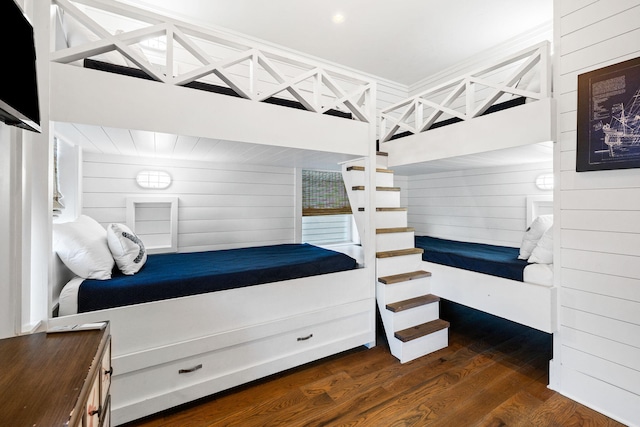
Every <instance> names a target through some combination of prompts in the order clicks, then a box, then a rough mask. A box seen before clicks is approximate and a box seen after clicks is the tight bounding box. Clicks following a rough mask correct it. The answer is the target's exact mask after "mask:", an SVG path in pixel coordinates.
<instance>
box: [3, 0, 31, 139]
mask: <svg viewBox="0 0 640 427" xmlns="http://www.w3.org/2000/svg"><path fill="white" fill-rule="evenodd" d="M0 37H1V40H4V43H3V49H2V54H3V56H4V58H5V61H3V64H2V68H1V70H2V71H0V76H2V77H1V78H0V120H1V121H3V122H5V123H6V124H7V125H11V126H17V127H20V128H23V129H27V130H30V131H34V132H40V106H39V102H38V84H37V78H36V49H35V40H34V37H33V26H32V25H31V22H29V20H28V19H27V17H26V16H25V15H24V13H23V12H22V9H21V8H20V6H18V4H17V3H16V2H15V0H0Z"/></svg>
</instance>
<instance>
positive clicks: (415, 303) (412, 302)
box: [386, 294, 440, 313]
mask: <svg viewBox="0 0 640 427" xmlns="http://www.w3.org/2000/svg"><path fill="white" fill-rule="evenodd" d="M438 301H440V297H438V296H435V295H432V294H427V295H422V296H419V297H415V298H410V299H406V300H404V301H398V302H394V303H391V304H387V305H386V308H387V310H389V311H391V312H393V313H398V312H400V311H404V310H409V309H411V308H416V307H420V306H422V305H427V304H433V303H434V302H438Z"/></svg>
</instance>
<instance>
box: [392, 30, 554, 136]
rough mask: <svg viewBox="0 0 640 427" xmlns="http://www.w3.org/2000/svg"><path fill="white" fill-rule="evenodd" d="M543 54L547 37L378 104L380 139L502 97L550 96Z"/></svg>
mask: <svg viewBox="0 0 640 427" xmlns="http://www.w3.org/2000/svg"><path fill="white" fill-rule="evenodd" d="M549 55H550V54H549V43H548V42H542V43H539V44H536V45H535V46H532V47H530V48H528V49H525V50H523V51H520V52H518V53H516V54H513V55H511V56H509V57H507V58H505V59H503V60H501V61H500V62H498V63H496V64H494V65H491V66H487V67H484V68H482V69H479V70H476V71H474V72H471V73H467V74H465V75H463V76H460V77H458V78H455V79H453V80H450V81H448V82H446V83H443V84H440V85H437V86H435V87H433V88H430V89H428V90H425V91H423V92H421V93H419V94H417V95H415V96H412V97H410V98H408V99H406V100H404V101H401V102H399V103H396V104H394V105H391V106H389V107H387V108H385V109H383V110H382V111H381V112H380V141H381V142H386V141H389V140H391V139H395V138H397V137H398V136H404V135H409V134H417V133H421V132H424V131H426V130H429V129H430V128H432V127H435V126H434V125H436V126H437V124H438V123H442V124H444V123H445V122H447V121H461V120H471V119H473V118H475V117H478V116H481V115H483V114H485V113H486V112H487V110H489V109H490V108H492V107H494V106H496V107H497V106H498V102H503V101H506V100H508V99H514V98H517V97H521V99H522V100H523V101H524V100H525V99H526V100H527V101H528V100H540V99H545V98H550V97H551V60H550V56H549ZM494 108H495V107H494ZM444 119H447V120H444ZM398 131H401V132H402V134H398ZM394 137H395V138H394Z"/></svg>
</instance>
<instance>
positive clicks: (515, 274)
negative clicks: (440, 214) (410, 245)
mask: <svg viewBox="0 0 640 427" xmlns="http://www.w3.org/2000/svg"><path fill="white" fill-rule="evenodd" d="M415 245H416V248H421V249H424V253H423V254H422V260H423V261H429V262H433V263H436V264H442V265H447V266H449V267H456V268H462V269H464V270H470V271H475V272H477V273H484V274H490V275H492V276H497V277H503V278H505V279H511V280H517V281H520V282H522V281H524V269H525V267H527V265H528V262H527V261H526V260H521V259H518V255H519V253H520V248H512V247H508V246H496V245H488V244H484V243H470V242H460V241H456V240H446V239H439V238H435V237H429V236H416V237H415Z"/></svg>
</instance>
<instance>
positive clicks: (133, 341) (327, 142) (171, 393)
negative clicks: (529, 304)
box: [37, 0, 375, 425]
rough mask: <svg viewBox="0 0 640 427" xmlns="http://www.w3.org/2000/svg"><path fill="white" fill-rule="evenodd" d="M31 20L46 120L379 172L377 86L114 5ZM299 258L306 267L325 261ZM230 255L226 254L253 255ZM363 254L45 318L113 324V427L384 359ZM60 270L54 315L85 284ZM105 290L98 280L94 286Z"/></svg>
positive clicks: (58, 266)
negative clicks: (310, 372) (341, 159)
mask: <svg viewBox="0 0 640 427" xmlns="http://www.w3.org/2000/svg"><path fill="white" fill-rule="evenodd" d="M47 3H48V4H47ZM37 7H51V8H52V10H54V11H55V13H54V14H53V15H52V16H53V17H54V18H53V19H52V28H51V37H52V38H53V39H54V40H55V41H54V42H52V43H51V45H52V46H55V51H54V52H52V53H51V56H50V58H51V61H52V62H51V63H50V80H51V82H52V83H51V98H50V120H51V121H55V122H66V123H82V124H87V125H99V126H108V127H114V128H122V129H138V130H148V131H155V132H166V133H171V134H178V135H193V136H198V137H203V138H215V139H224V140H228V141H234V142H236V141H237V142H240V143H252V144H262V145H271V146H278V147H286V148H292V149H299V150H311V151H313V152H324V153H336V154H338V155H341V156H346V157H347V158H365V159H372V160H371V162H374V160H373V159H374V158H375V144H373V141H372V138H371V135H372V134H373V133H374V132H373V131H372V129H374V128H375V120H374V119H373V117H375V100H374V99H373V97H372V96H371V92H372V91H373V90H374V86H375V83H374V82H372V81H371V80H369V79H367V78H363V77H361V76H359V75H356V74H354V73H351V72H348V71H343V70H341V69H339V68H337V67H333V66H325V65H324V64H318V63H314V62H309V60H308V58H303V57H299V56H297V55H295V54H293V53H291V52H280V51H278V50H276V49H274V48H272V47H269V46H261V45H259V44H257V43H255V42H254V41H247V40H244V39H241V38H240V37H238V36H235V35H227V34H224V33H222V32H220V31H217V30H216V31H214V30H210V29H204V28H200V27H196V26H193V25H190V24H187V23H183V22H180V21H177V20H173V19H171V18H167V17H163V16H160V15H157V14H153V13H150V12H148V11H143V10H140V9H137V8H134V7H130V6H127V5H124V4H121V3H117V2H113V1H109V0H86V1H85V0H78V1H69V0H51V1H50V2H42V3H41V4H38V6H37ZM105 17H106V19H104V20H101V18H105ZM70 22H74V23H75V24H80V25H81V26H82V27H84V28H85V30H89V33H91V36H90V37H86V36H82V37H80V38H79V40H78V37H76V36H73V35H72V34H70V33H69V32H68V30H69V28H68V27H69V25H68V24H69V23H70ZM149 39H151V40H156V41H157V40H161V41H162V42H163V43H165V49H164V51H163V54H164V55H166V56H165V57H164V58H163V59H162V60H161V61H157V60H156V58H152V57H151V56H150V55H149V51H147V52H142V49H140V43H141V42H142V41H144V40H149ZM167 58H172V59H173V60H170V59H167ZM115 71H117V72H115ZM194 89H200V90H194ZM291 107H293V108H291ZM285 246H286V247H287V248H289V249H291V246H292V245H289V244H285ZM293 246H296V248H295V249H296V250H302V251H303V252H301V253H304V251H309V250H311V249H313V250H314V251H315V250H316V249H319V248H310V247H308V246H305V245H293ZM273 249H275V248H273V247H270V248H267V251H269V252H272V250H273ZM230 250H234V251H235V250H236V249H230ZM237 250H238V251H239V252H234V253H233V255H237V254H239V253H240V252H245V251H248V250H256V248H253V249H252V248H249V249H237ZM365 251H368V252H366V253H368V254H369V255H366V254H365V256H364V258H363V259H364V262H363V263H359V264H358V265H357V268H353V267H354V261H353V259H352V258H350V257H346V258H345V257H340V259H341V260H342V262H343V263H345V265H343V266H342V267H340V268H329V269H323V270H315V273H313V274H310V272H308V271H307V272H306V273H301V272H302V271H303V270H304V269H305V267H304V266H303V267H301V266H297V267H293V266H292V267H291V270H292V271H293V272H294V274H293V276H277V277H271V278H269V279H266V280H262V278H261V279H259V280H250V281H249V282H251V284H256V283H260V284H257V285H255V286H244V285H245V284H248V283H249V282H243V283H242V284H239V283H240V282H233V280H235V279H233V280H231V279H230V278H229V277H230V276H228V277H227V278H226V279H225V282H226V284H227V285H228V284H229V283H231V284H232V286H230V288H228V289H222V290H218V291H215V292H210V289H204V292H200V291H198V293H196V294H193V295H190V294H185V293H178V294H176V293H174V294H171V295H169V296H168V297H166V298H164V297H163V298H161V299H159V300H154V301H151V300H148V299H146V292H145V293H143V295H142V296H141V295H140V293H137V292H135V291H134V292H132V293H133V294H135V295H136V296H137V297H138V299H135V300H132V301H129V302H126V303H124V304H121V303H117V304H109V306H107V305H101V304H98V305H97V306H96V305H91V304H90V305H88V306H87V307H88V308H80V310H79V311H84V310H88V311H85V312H78V313H73V311H77V310H75V309H70V311H69V309H67V308H64V309H62V314H64V315H58V316H52V318H50V319H49V321H48V327H50V328H55V327H57V326H65V325H76V324H85V323H91V322H98V321H104V320H109V321H110V328H111V333H112V336H113V369H114V374H113V382H112V392H111V395H112V401H111V405H112V422H113V424H114V425H118V424H122V423H125V422H128V421H131V420H134V419H137V418H140V417H144V416H146V415H150V414H152V413H155V412H159V411H162V410H165V409H168V408H170V407H173V406H176V405H180V404H183V403H186V402H189V401H192V400H195V399H198V398H202V397H205V396H208V395H211V394H213V393H216V392H219V391H223V390H227V389H229V388H232V387H235V386H238V385H241V384H244V383H246V382H249V381H252V380H255V379H258V378H262V377H265V376H268V375H271V374H274V373H277V372H280V371H283V370H286V369H289V368H292V367H295V366H299V365H301V364H304V363H307V362H310V361H313V360H316V359H319V358H322V357H325V356H329V355H332V354H336V353H338V352H341V351H345V350H348V349H352V348H355V347H359V346H362V345H368V346H371V345H375V271H374V265H375V262H374V261H373V253H374V249H373V248H368V247H366V246H365ZM321 252H322V254H327V253H328V252H327V251H321ZM245 253H246V252H245ZM226 254H227V255H229V253H228V252H227V253H226ZM187 255H189V254H181V253H178V254H162V255H157V258H156V255H155V254H154V255H148V257H147V264H148V265H146V266H145V267H142V269H141V270H140V271H139V272H137V273H135V274H133V275H131V276H129V277H126V278H122V277H120V273H118V272H117V271H114V273H112V276H114V277H113V279H111V280H104V281H102V282H103V283H100V284H101V285H102V286H103V287H104V286H107V287H109V285H108V283H109V284H115V283H116V281H115V280H116V279H117V280H125V279H129V281H130V280H131V279H133V280H134V281H135V280H142V279H143V278H144V276H145V273H148V272H152V271H153V269H152V268H151V267H153V266H154V265H157V264H158V262H157V261H158V260H162V259H166V258H163V257H169V258H173V257H175V258H173V261H172V262H174V261H175V262H178V263H179V264H183V262H182V259H183V257H187ZM254 255H255V254H254ZM333 255H335V254H333ZM191 256H203V255H202V254H200V255H191ZM301 256H302V257H303V258H306V256H305V255H301ZM234 258H235V257H234ZM249 258H250V259H255V257H254V256H253V255H251V256H249ZM52 260H53V261H52V263H53V265H54V268H53V270H54V274H53V277H52V278H51V281H50V282H51V283H50V288H51V289H50V295H51V305H52V307H51V308H52V310H53V309H54V304H55V303H56V302H57V301H59V296H60V294H61V293H62V292H63V288H64V287H65V285H67V284H68V283H69V282H72V283H75V285H79V282H84V281H85V279H83V278H75V277H74V276H76V274H75V273H74V272H73V271H72V270H70V269H69V268H68V266H66V265H65V263H64V262H63V261H62V260H61V259H60V257H59V256H58V255H56V254H55V253H54V254H52ZM307 261H309V260H307ZM162 263H163V262H160V264H162ZM195 263H196V264H198V262H195ZM250 263H251V262H250ZM257 263H258V262H256V261H254V264H257ZM303 264H304V263H303ZM306 264H307V267H309V262H307V263H306ZM311 264H313V265H312V266H311V267H312V269H315V268H316V267H317V265H316V263H311ZM146 267H149V268H148V269H147V268H146ZM176 268H177V267H176ZM157 274H162V273H157ZM115 276H118V277H115ZM127 276H128V275H127ZM227 279H228V280H227ZM96 282H101V281H100V280H95V281H94V280H93V279H91V280H87V283H89V284H94V285H95V284H96ZM81 286H83V285H81ZM166 287H167V288H169V289H171V290H172V291H175V290H176V288H179V285H177V284H176V283H175V282H171V283H169V282H168V283H167V284H166ZM110 290H111V291H114V288H112V289H110ZM201 290H202V289H201ZM65 292H66V291H65ZM115 293H116V294H118V291H117V290H115ZM81 298H84V297H81ZM63 299H65V297H63ZM71 299H72V300H73V299H76V300H77V297H71ZM116 299H118V298H116ZM61 305H62V304H61ZM81 305H82V303H81ZM112 305H113V306H112Z"/></svg>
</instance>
